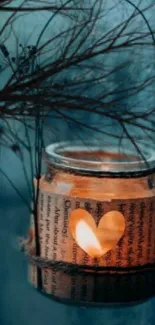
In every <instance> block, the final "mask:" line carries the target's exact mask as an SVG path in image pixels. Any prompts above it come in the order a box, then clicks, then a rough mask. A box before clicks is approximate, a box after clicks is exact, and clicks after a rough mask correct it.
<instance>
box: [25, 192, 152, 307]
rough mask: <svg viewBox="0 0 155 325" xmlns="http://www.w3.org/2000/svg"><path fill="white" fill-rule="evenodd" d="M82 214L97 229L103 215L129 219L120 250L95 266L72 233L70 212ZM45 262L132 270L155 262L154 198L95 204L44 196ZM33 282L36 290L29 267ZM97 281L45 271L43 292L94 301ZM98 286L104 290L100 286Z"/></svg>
mask: <svg viewBox="0 0 155 325" xmlns="http://www.w3.org/2000/svg"><path fill="white" fill-rule="evenodd" d="M78 208H82V209H85V210H86V211H88V212H89V213H90V214H91V215H92V216H93V218H94V220H95V223H96V225H98V223H99V221H100V219H101V217H102V216H104V214H106V213H107V212H110V211H119V212H121V213H122V214H123V216H124V218H125V232H124V235H123V236H122V238H121V239H120V240H119V242H118V243H117V245H116V246H115V247H114V248H113V249H112V250H110V251H108V252H107V253H106V254H104V255H103V256H102V257H100V258H99V259H97V260H94V259H93V258H91V257H90V256H89V255H88V254H87V253H85V252H84V251H83V250H82V249H81V248H80V247H79V246H78V245H77V243H76V241H75V239H74V238H73V237H72V235H71V233H70V230H69V218H70V213H71V211H73V210H75V209H78ZM38 223H39V236H40V246H41V256H42V257H45V258H47V259H49V260H55V261H64V262H71V263H74V264H83V265H98V266H109V267H116V266H119V267H126V268H127V267H131V266H139V265H146V264H148V263H154V262H155V200H154V198H153V197H152V198H140V199H137V198H136V199H129V200H127V199H112V200H105V201H96V200H92V199H84V198H77V197H69V196H64V195H60V194H52V193H49V192H46V191H44V190H41V191H40V198H39V207H38ZM30 273H31V274H30V281H31V283H32V284H33V285H34V286H36V282H37V278H36V267H35V266H34V267H32V266H30ZM96 281H101V282H102V280H101V279H100V280H96V276H95V274H94V276H92V275H91V276H82V275H77V274H76V275H67V274H64V273H63V272H61V271H54V270H49V269H43V270H42V286H43V288H42V289H43V291H44V292H46V293H48V294H52V295H54V296H57V297H61V298H68V299H72V300H78V299H79V300H82V301H92V300H93V296H94V290H95V288H96ZM98 286H100V284H98Z"/></svg>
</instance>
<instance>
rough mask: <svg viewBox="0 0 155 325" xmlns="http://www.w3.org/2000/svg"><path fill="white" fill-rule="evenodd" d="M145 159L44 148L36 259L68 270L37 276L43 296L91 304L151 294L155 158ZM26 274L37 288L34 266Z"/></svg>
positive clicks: (110, 151)
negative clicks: (73, 267) (44, 172)
mask: <svg viewBox="0 0 155 325" xmlns="http://www.w3.org/2000/svg"><path fill="white" fill-rule="evenodd" d="M144 155H145V157H146V158H145V160H142V159H140V158H139V157H138V156H137V155H136V154H135V152H133V151H132V150H128V151H127V150H126V151H124V152H123V153H122V152H119V151H118V149H117V147H110V146H106V145H104V146H103V147H101V146H100V148H97V146H96V145H94V146H93V145H92V144H91V146H90V144H88V143H85V145H83V146H82V145H81V144H78V143H76V144H75V143H69V142H66V143H60V144H54V145H50V146H48V147H47V148H46V152H45V160H46V162H47V173H46V174H45V175H43V177H42V178H41V181H40V199H39V207H38V212H39V213H38V222H39V238H40V251H41V257H43V258H46V259H48V260H53V261H62V262H63V263H66V268H67V267H69V270H68V271H67V273H65V272H64V271H63V270H61V268H60V269H59V270H55V269H54V268H53V269H52V270H51V269H42V271H41V272H42V273H41V277H42V288H41V290H42V291H43V292H44V293H46V294H49V295H50V296H51V297H54V298H56V299H60V300H61V301H67V302H75V303H78V304H79V303H80V304H81V303H82V304H83V303H86V304H95V305H98V304H104V303H112V304H113V303H131V302H138V301H141V300H144V299H147V298H149V297H151V296H153V295H154V293H155V289H154V288H155V286H154V284H155V279H154V278H155V277H154V275H155V274H154V265H155V236H154V234H155V202H154V201H155V200H154V197H155V177H154V171H155V156H154V152H153V151H151V150H150V149H149V150H148V149H147V147H146V148H145V147H144V148H143V157H144ZM79 213H80V216H79V215H78V214H79ZM71 218H72V219H74V220H71ZM79 221H80V222H81V228H79V231H80V232H81V238H80V239H79V238H78V237H77V225H78V224H79ZM86 226H87V227H86ZM81 240H82V242H83V243H81ZM84 245H85V246H84ZM86 245H87V247H86ZM94 245H96V246H97V245H98V246H97V248H96V246H95V247H94ZM88 246H89V248H88ZM97 250H98V251H97ZM96 252H97V253H96ZM71 265H74V266H75V265H76V266H77V269H76V272H72V271H71V270H70V268H71ZM78 266H79V269H78ZM81 269H82V273H81V271H80V270H81ZM35 271H36V270H35ZM32 273H33V276H32ZM30 274H31V283H32V284H33V285H35V286H37V284H36V276H34V267H33V271H32V267H31V272H30ZM32 278H33V281H32Z"/></svg>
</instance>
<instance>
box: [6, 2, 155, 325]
mask: <svg viewBox="0 0 155 325" xmlns="http://www.w3.org/2000/svg"><path fill="white" fill-rule="evenodd" d="M153 1H154V0H152V2H153ZM149 2H150V3H151V1H148V0H146V1H143V3H144V5H146V3H147V4H148V3H149ZM14 3H16V4H17V3H19V1H16V0H15V1H14ZM137 3H138V2H137ZM129 10H130V9H129ZM120 15H121V13H120V12H119V11H118V10H117V9H116V12H115V15H113V16H112V17H111V18H110V19H111V20H110V22H109V23H111V24H115V23H116V22H117V21H119V16H120ZM124 15H125V13H124ZM6 16H7V14H5V13H1V12H0V26H2V25H3V23H4V22H5V21H6ZM48 17H49V13H48V14H45V13H40V14H38V13H35V14H34V13H33V14H30V15H28V16H26V17H21V18H20V19H19V20H18V21H17V22H15V23H14V31H15V32H16V34H17V35H18V37H19V39H20V41H22V42H23V43H24V42H25V43H27V42H28V43H29V44H34V43H35V41H36V38H37V35H38V34H39V31H40V30H41V28H42V27H43V26H44V24H45V22H46V21H47V18H48ZM153 19H154V15H153V12H151V11H150V13H149V20H150V23H152V24H153ZM63 26H64V19H63V18H62V17H59V18H57V19H56V20H55V28H60V29H61V28H63ZM99 28H100V29H101V31H102V28H103V27H102V26H99ZM48 33H49V34H50V33H51V29H50V27H49V29H48ZM48 33H46V35H45V36H44V37H45V38H46V37H47V38H48ZM45 38H44V41H45ZM7 46H8V48H9V49H10V51H11V52H12V53H14V51H15V38H14V37H13V35H12V36H11V38H9V39H8V41H7ZM139 55H140V54H139ZM143 56H144V58H146V59H147V60H148V59H149V60H151V59H153V53H150V52H148V51H147V49H145V50H144V52H143ZM122 58H123V54H122ZM117 59H118V60H119V58H117ZM144 61H145V60H144ZM142 66H143V63H142V62H140V60H139V65H137V66H136V67H137V70H135V69H134V68H132V69H131V70H130V69H128V70H124V71H123V72H121V73H118V74H116V75H115V78H114V80H113V83H115V84H119V83H121V84H122V81H123V82H124V80H125V81H126V84H127V82H128V83H129V84H131V83H132V82H134V80H135V78H137V76H138V77H139V78H140V76H142V73H144V72H143V67H142ZM145 73H148V74H149V73H152V71H151V72H150V70H148V71H147V70H145ZM9 75H10V71H9V70H7V71H5V73H3V74H1V75H0V87H3V85H4V84H5V82H6V81H7V79H8V77H9ZM153 91H154V90H151V96H150V95H149V96H148V94H147V93H145V92H144V93H143V94H141V95H140V96H141V97H138V98H137V97H136V98H134V99H133V100H134V101H135V100H136V101H137V100H138V99H139V100H140V101H141V105H144V109H145V107H146V106H149V105H150V104H151V103H152V102H153V101H154V97H153ZM123 105H126V106H127V105H130V102H129V101H128V100H127V99H124V102H122V106H123ZM80 119H82V120H84V121H86V122H87V123H88V124H89V125H95V126H96V127H98V126H99V127H103V126H105V121H104V120H102V121H101V119H99V118H98V117H97V116H96V115H95V114H94V116H92V117H89V118H88V116H87V115H86V114H85V113H83V114H82V115H81V116H80ZM12 126H13V127H14V128H16V129H17V130H18V132H19V133H20V134H21V136H23V137H24V135H23V130H22V128H21V126H19V125H17V124H16V123H15V124H14V123H13V122H12ZM46 127H47V138H48V139H47V142H49V141H50V142H51V141H58V140H60V139H61V140H62V139H63V140H64V139H68V138H71V137H72V138H77V137H79V133H80V134H81V130H79V128H78V127H77V125H76V124H75V125H74V126H73V125H72V126H71V124H70V123H68V122H67V123H66V121H60V120H59V121H55V120H53V119H52V118H51V119H50V120H48V121H47V124H46ZM111 127H112V128H115V130H116V132H117V130H119V128H118V126H117V125H115V123H114V124H112V125H110V129H111ZM108 129H109V128H108ZM91 133H92V132H91V131H87V132H86V131H85V130H83V134H84V137H85V138H87V139H89V138H91V136H92V134H91ZM94 137H96V139H99V138H100V137H101V135H98V134H97V133H96V134H94ZM25 159H28V158H27V156H25ZM26 161H28V160H26ZM0 166H1V167H2V168H4V170H5V172H6V173H7V175H8V176H9V177H10V178H11V179H12V180H13V182H14V183H15V184H16V185H17V186H18V188H19V190H20V191H21V192H22V194H23V195H24V197H26V198H27V199H28V200H29V193H28V190H27V187H26V184H25V180H24V176H23V171H22V167H21V163H20V161H19V159H18V157H17V156H16V155H15V154H14V153H13V152H11V151H10V150H8V149H6V148H0ZM0 220H1V221H0V258H1V263H0V325H19V324H20V325H21V324H22V325H27V324H29V325H42V324H46V325H48V324H51V325H83V324H85V323H88V324H89V325H153V324H154V323H155V314H154V307H155V301H154V299H152V300H149V301H147V302H145V303H143V304H141V305H138V306H134V307H128V308H111V309H108V308H100V309H97V308H95V309H87V308H79V307H78V308H77V307H71V306H66V305H62V304H59V303H56V302H54V301H52V300H50V299H48V298H46V297H44V296H43V295H41V294H39V293H38V292H37V291H35V290H33V289H32V288H31V287H30V286H29V284H28V282H27V263H26V261H25V258H24V256H23V255H22V254H21V253H20V252H19V249H18V245H17V237H18V236H21V235H25V234H26V231H27V229H28V221H29V215H28V210H27V208H26V206H24V204H23V202H22V201H21V199H20V198H19V197H18V196H17V195H16V194H15V192H14V191H13V189H12V187H11V186H10V184H9V183H8V182H7V180H6V179H5V178H4V177H3V176H2V175H1V174H0Z"/></svg>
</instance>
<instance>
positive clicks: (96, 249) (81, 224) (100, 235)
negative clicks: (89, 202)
mask: <svg viewBox="0 0 155 325" xmlns="http://www.w3.org/2000/svg"><path fill="white" fill-rule="evenodd" d="M69 229H70V232H71V234H72V236H73V238H74V239H75V241H76V243H77V244H78V246H79V247H80V248H81V249H83V250H84V251H85V252H86V253H87V254H88V255H89V256H91V257H92V258H99V257H101V256H103V255H104V254H105V253H107V252H108V251H110V250H111V249H112V248H114V247H115V246H116V244H117V243H118V241H119V240H120V239H121V237H122V236H123V234H124V230H125V218H124V216H123V214H122V213H121V212H119V211H110V212H107V213H106V214H105V215H103V216H102V217H101V219H100V221H99V224H98V227H97V226H96V223H95V220H94V218H93V216H92V215H91V214H90V213H89V212H88V211H86V210H84V209H76V210H74V211H72V212H71V214H70V219H69Z"/></svg>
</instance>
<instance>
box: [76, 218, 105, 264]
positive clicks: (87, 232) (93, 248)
mask: <svg viewBox="0 0 155 325" xmlns="http://www.w3.org/2000/svg"><path fill="white" fill-rule="evenodd" d="M75 237H76V242H77V244H78V245H79V246H80V247H81V248H82V249H83V250H84V251H86V252H87V254H88V255H90V256H91V257H92V258H95V257H100V256H102V255H103V250H102V247H101V245H100V243H99V241H98V239H97V238H96V235H95V233H94V232H93V230H92V229H91V228H90V227H89V226H88V224H87V223H86V222H85V221H82V220H80V221H79V222H78V224H77V226H76V230H75Z"/></svg>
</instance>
